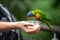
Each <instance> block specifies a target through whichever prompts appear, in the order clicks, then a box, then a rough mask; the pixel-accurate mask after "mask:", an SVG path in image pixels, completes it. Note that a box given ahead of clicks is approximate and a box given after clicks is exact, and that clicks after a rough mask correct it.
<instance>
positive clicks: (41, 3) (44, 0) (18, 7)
mask: <svg viewBox="0 0 60 40" xmlns="http://www.w3.org/2000/svg"><path fill="white" fill-rule="evenodd" d="M0 3H2V4H3V5H4V6H5V7H7V8H8V10H9V11H10V13H12V14H14V16H15V17H16V18H17V19H18V20H19V21H22V20H27V18H26V14H27V13H28V12H29V11H30V10H33V9H40V10H43V11H44V12H45V13H46V15H47V17H48V18H50V19H51V20H52V21H51V24H52V25H57V26H60V0H0ZM22 35H23V37H28V34H27V33H25V32H22ZM45 36H46V37H45ZM29 37H32V38H37V39H38V38H42V39H43V40H51V37H52V35H51V33H49V32H45V31H40V32H39V33H38V34H36V35H33V36H32V34H31V35H29Z"/></svg>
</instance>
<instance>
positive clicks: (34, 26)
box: [26, 20, 40, 28]
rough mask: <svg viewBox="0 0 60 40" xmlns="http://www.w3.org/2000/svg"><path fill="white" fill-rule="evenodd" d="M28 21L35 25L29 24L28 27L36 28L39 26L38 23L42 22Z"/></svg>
mask: <svg viewBox="0 0 60 40" xmlns="http://www.w3.org/2000/svg"><path fill="white" fill-rule="evenodd" d="M26 22H28V23H32V24H33V26H28V28H36V27H38V25H39V24H40V21H31V20H27V21H26Z"/></svg>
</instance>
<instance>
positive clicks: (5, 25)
mask: <svg viewBox="0 0 60 40" xmlns="http://www.w3.org/2000/svg"><path fill="white" fill-rule="evenodd" d="M11 29H16V27H15V24H14V22H0V31H6V30H11Z"/></svg>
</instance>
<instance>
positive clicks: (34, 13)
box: [27, 9, 41, 19]
mask: <svg viewBox="0 0 60 40" xmlns="http://www.w3.org/2000/svg"><path fill="white" fill-rule="evenodd" d="M40 16H41V15H40V10H39V9H36V10H33V11H30V12H28V14H27V17H28V19H30V18H31V17H34V18H35V19H37V18H39V17H40Z"/></svg>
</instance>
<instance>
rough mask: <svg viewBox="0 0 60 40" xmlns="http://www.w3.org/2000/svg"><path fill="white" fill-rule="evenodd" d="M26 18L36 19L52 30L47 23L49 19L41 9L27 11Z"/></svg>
mask: <svg viewBox="0 0 60 40" xmlns="http://www.w3.org/2000/svg"><path fill="white" fill-rule="evenodd" d="M27 18H28V20H31V19H32V18H33V19H34V20H38V21H41V22H43V23H45V24H46V25H47V26H48V27H49V29H50V30H51V31H52V32H54V30H53V29H52V28H51V26H50V24H49V21H50V19H48V18H47V16H46V14H45V13H44V12H43V11H41V10H39V9H36V10H32V11H30V12H28V14H27Z"/></svg>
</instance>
